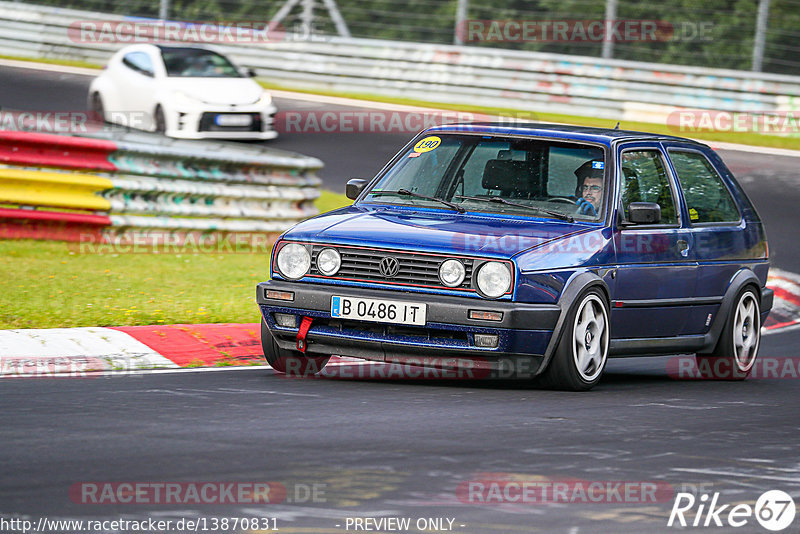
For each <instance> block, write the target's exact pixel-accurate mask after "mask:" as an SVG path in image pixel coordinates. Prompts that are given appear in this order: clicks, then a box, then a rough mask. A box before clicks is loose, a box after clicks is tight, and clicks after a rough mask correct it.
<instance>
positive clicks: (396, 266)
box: [378, 256, 400, 278]
mask: <svg viewBox="0 0 800 534" xmlns="http://www.w3.org/2000/svg"><path fill="white" fill-rule="evenodd" d="M378 269H380V271H381V274H382V275H383V276H385V277H386V278H392V277H394V276H397V273H398V272H399V271H400V262H399V261H397V258H393V257H391V256H386V257H385V258H383V259H381V263H380V265H378Z"/></svg>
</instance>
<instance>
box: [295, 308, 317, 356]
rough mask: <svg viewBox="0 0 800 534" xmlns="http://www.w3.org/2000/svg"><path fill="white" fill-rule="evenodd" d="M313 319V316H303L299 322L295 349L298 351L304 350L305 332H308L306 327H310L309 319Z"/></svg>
mask: <svg viewBox="0 0 800 534" xmlns="http://www.w3.org/2000/svg"><path fill="white" fill-rule="evenodd" d="M313 320H314V318H313V317H303V320H302V321H301V322H300V330H298V331H297V350H299V351H300V352H305V351H306V334H308V329H309V328H311V321H313Z"/></svg>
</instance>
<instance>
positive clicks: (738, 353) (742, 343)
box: [696, 287, 761, 380]
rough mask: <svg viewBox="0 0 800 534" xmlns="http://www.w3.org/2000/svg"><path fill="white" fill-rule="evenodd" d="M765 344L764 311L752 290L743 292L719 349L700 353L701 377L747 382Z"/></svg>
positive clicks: (727, 324) (718, 344)
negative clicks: (762, 325)
mask: <svg viewBox="0 0 800 534" xmlns="http://www.w3.org/2000/svg"><path fill="white" fill-rule="evenodd" d="M760 344H761V309H760V306H759V301H758V294H757V293H756V291H755V289H753V288H752V287H746V288H744V289H742V290H741V291H740V292H739V295H738V296H737V297H736V301H735V303H734V305H733V308H731V311H730V313H729V314H728V318H727V319H726V322H725V327H724V328H723V329H722V334H721V335H720V338H719V341H718V342H717V346H716V348H715V349H714V352H712V353H711V354H698V355H697V356H696V359H697V367H698V370H699V372H700V376H701V377H702V378H706V379H712V380H744V379H745V378H747V377H748V375H749V374H750V371H752V369H753V364H755V361H756V357H757V356H758V347H759V345H760Z"/></svg>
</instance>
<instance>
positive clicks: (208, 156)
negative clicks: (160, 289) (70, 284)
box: [0, 131, 322, 243]
mask: <svg viewBox="0 0 800 534" xmlns="http://www.w3.org/2000/svg"><path fill="white" fill-rule="evenodd" d="M91 136H92V138H86V137H66V136H62V135H55V134H42V133H28V132H7V131H5V132H3V131H0V162H2V163H5V164H6V166H5V167H0V204H3V205H4V206H5V208H4V209H3V210H2V212H0V237H34V238H36V237H39V238H46V239H62V240H73V241H74V240H79V239H82V238H83V237H85V236H83V237H82V236H81V235H79V232H78V231H76V230H75V228H77V227H78V226H80V227H81V228H84V229H86V227H88V228H89V232H90V235H91V236H93V238H95V239H98V238H109V237H112V238H114V239H115V240H120V239H123V240H124V239H130V238H131V236H134V235H137V234H138V235H141V234H142V233H143V232H151V233H153V232H156V233H161V234H162V235H161V238H162V239H161V240H160V242H163V241H164V239H165V238H166V236H168V237H169V239H170V243H180V242H182V241H183V240H185V239H186V237H187V236H188V235H190V234H192V235H193V234H195V233H198V232H199V233H201V234H203V235H204V236H205V237H206V238H210V237H214V236H216V237H217V238H219V237H221V236H224V234H227V233H239V232H246V233H252V234H265V235H268V234H276V233H278V232H281V231H283V230H285V229H286V228H288V227H290V226H291V225H293V224H294V223H297V222H299V221H300V220H302V219H305V218H307V217H309V216H312V215H315V214H316V213H317V210H316V208H315V207H314V204H313V201H314V199H316V198H317V197H318V196H319V184H320V180H319V178H317V176H316V171H317V170H318V169H319V168H321V167H322V162H320V161H319V160H318V159H316V158H310V157H306V156H301V155H298V154H294V153H291V152H284V151H278V150H274V149H267V148H254V147H247V146H237V145H233V144H224V143H209V142H204V141H192V142H187V141H176V140H165V139H164V138H163V137H161V136H158V135H155V134H147V133H139V132H136V133H120V132H108V131H103V132H95V133H93V134H91ZM37 147H40V150H38V149H37ZM67 147H68V148H67ZM9 208H10V209H9ZM54 208H55V209H61V210H64V211H52V210H53V209H54ZM54 227H57V228H55V229H54ZM70 227H73V228H72V230H73V231H70Z"/></svg>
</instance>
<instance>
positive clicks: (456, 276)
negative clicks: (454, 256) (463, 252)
mask: <svg viewBox="0 0 800 534" xmlns="http://www.w3.org/2000/svg"><path fill="white" fill-rule="evenodd" d="M466 275H467V271H466V269H464V264H463V263H461V262H460V261H458V260H445V261H443V262H442V264H441V265H440V266H439V280H441V281H442V283H443V284H444V285H446V286H447V287H456V286H460V285H461V282H463V281H464V277H465V276H466Z"/></svg>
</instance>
